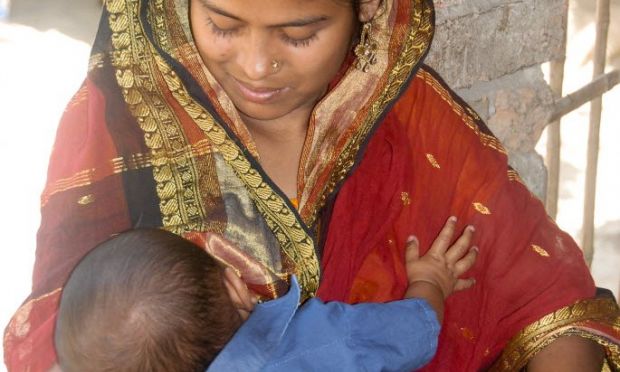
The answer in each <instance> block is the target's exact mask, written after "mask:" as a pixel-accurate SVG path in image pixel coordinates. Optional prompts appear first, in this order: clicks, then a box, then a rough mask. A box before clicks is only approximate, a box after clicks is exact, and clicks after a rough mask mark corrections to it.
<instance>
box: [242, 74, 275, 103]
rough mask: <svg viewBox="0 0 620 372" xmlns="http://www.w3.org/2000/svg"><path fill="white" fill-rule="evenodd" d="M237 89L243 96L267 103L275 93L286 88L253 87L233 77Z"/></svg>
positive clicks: (255, 101) (249, 99)
mask: <svg viewBox="0 0 620 372" xmlns="http://www.w3.org/2000/svg"><path fill="white" fill-rule="evenodd" d="M235 82H236V83H237V86H238V87H239V91H240V92H241V94H242V95H243V97H244V98H245V99H246V100H248V101H250V102H254V103H267V102H268V101H270V100H272V99H273V98H274V97H275V96H276V95H278V94H279V93H281V92H283V91H285V90H286V89H287V88H268V87H254V86H251V85H248V84H244V83H242V82H240V81H239V80H237V79H235Z"/></svg>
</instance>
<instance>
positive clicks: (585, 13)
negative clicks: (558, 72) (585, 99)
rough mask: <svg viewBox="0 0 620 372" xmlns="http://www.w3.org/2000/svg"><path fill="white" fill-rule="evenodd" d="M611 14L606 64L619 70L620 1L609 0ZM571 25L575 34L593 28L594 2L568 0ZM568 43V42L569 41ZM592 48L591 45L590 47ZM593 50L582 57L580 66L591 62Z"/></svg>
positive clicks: (589, 0) (594, 19) (593, 0)
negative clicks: (571, 17) (571, 16)
mask: <svg viewBox="0 0 620 372" xmlns="http://www.w3.org/2000/svg"><path fill="white" fill-rule="evenodd" d="M610 4H611V14H610V18H611V21H610V24H609V37H608V39H607V64H608V65H609V66H612V67H613V68H620V38H618V36H620V0H611V1H610ZM570 7H571V14H573V15H575V16H574V17H573V20H572V23H573V25H574V26H575V30H576V31H577V32H580V31H583V30H584V29H585V28H587V27H595V26H594V24H595V22H596V1H595V0H570ZM569 42H570V41H569ZM592 46H593V45H592ZM592 55H593V50H592V49H591V50H589V51H588V53H587V54H586V55H585V56H584V57H583V60H582V64H586V63H588V62H590V61H591V60H592Z"/></svg>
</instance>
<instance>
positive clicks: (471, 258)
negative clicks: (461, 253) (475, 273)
mask: <svg viewBox="0 0 620 372" xmlns="http://www.w3.org/2000/svg"><path fill="white" fill-rule="evenodd" d="M477 257H478V247H472V248H471V249H470V250H469V252H467V254H466V255H465V257H463V258H461V259H460V260H458V261H457V262H456V263H455V264H454V274H455V276H456V277H459V276H461V275H463V274H464V273H465V272H467V270H469V269H470V268H471V267H472V266H474V263H476V258H477Z"/></svg>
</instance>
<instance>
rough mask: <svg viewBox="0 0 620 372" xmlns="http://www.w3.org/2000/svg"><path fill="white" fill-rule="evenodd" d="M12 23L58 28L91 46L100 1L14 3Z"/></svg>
mask: <svg viewBox="0 0 620 372" xmlns="http://www.w3.org/2000/svg"><path fill="white" fill-rule="evenodd" d="M10 4H11V5H10V6H11V8H10V18H9V19H10V21H11V22H14V23H19V24H22V25H26V26H30V27H34V28H36V29H38V30H40V31H47V30H49V29H55V30H58V31H59V32H61V33H63V34H65V35H68V36H70V37H72V38H75V39H78V40H81V41H84V42H86V43H88V44H92V42H93V40H94V39H95V33H96V31H97V26H98V24H99V17H100V13H101V12H100V9H101V5H102V2H101V0H44V1H41V0H11V2H10Z"/></svg>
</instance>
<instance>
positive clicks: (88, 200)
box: [77, 194, 95, 205]
mask: <svg viewBox="0 0 620 372" xmlns="http://www.w3.org/2000/svg"><path fill="white" fill-rule="evenodd" d="M94 202H95V195H93V194H88V195H84V196H82V197H81V198H79V199H78V201H77V203H78V204H79V205H89V204H92V203H94Z"/></svg>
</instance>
